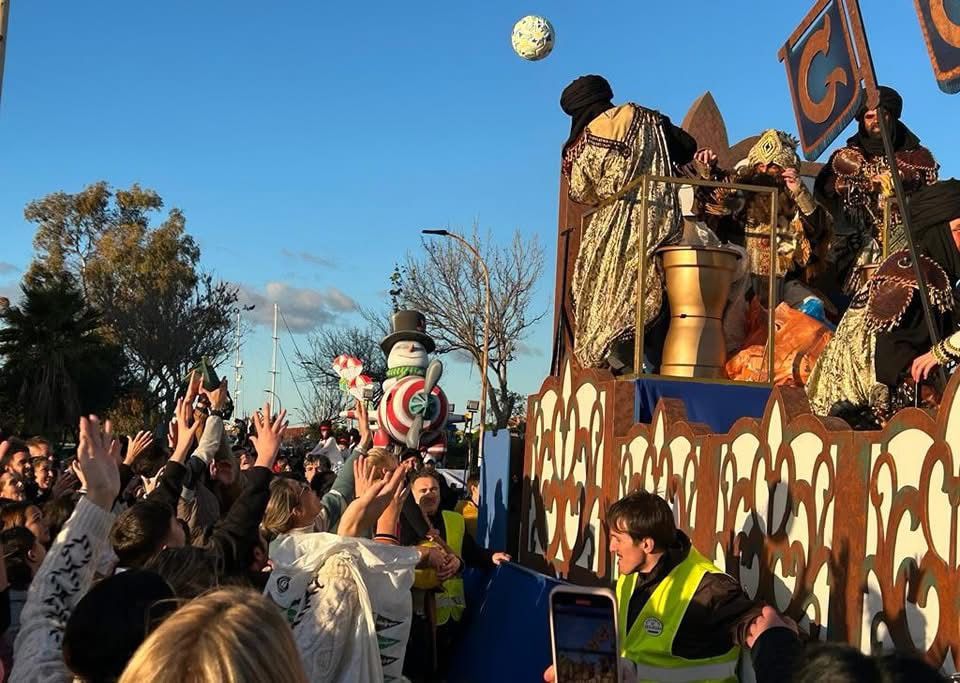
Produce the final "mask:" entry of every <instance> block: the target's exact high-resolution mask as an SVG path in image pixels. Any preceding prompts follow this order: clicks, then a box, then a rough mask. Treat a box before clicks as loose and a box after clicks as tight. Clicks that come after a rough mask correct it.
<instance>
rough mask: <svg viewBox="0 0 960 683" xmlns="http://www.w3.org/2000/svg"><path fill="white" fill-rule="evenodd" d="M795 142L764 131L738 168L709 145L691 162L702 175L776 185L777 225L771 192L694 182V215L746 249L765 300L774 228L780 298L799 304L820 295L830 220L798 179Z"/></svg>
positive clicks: (756, 291) (759, 293) (724, 238)
mask: <svg viewBox="0 0 960 683" xmlns="http://www.w3.org/2000/svg"><path fill="white" fill-rule="evenodd" d="M799 144H800V143H799V142H798V141H797V140H796V139H794V138H793V137H792V136H790V135H788V134H787V133H784V132H782V131H778V130H773V129H771V130H768V131H765V132H764V133H763V135H761V136H760V140H759V141H758V142H757V144H756V145H754V146H753V148H752V149H751V150H750V152H749V154H748V155H747V159H746V160H745V162H743V163H742V164H741V165H740V166H739V168H738V169H737V170H736V171H724V170H721V169H718V168H717V167H716V160H717V157H716V154H714V153H713V152H712V151H710V150H701V151H699V152H698V153H697V155H696V163H695V167H696V169H697V171H698V173H699V175H701V177H704V178H707V179H710V180H715V181H718V182H724V183H738V184H741V185H758V186H761V187H769V188H776V190H777V224H776V226H771V225H770V218H771V217H770V209H771V207H770V202H771V194H770V193H766V192H745V191H741V190H732V189H730V188H725V187H719V188H708V187H698V188H697V191H696V193H695V197H696V201H695V207H694V211H695V212H696V213H697V216H698V218H699V219H700V220H702V221H704V222H705V223H706V224H707V225H708V226H709V227H710V228H711V229H712V230H713V231H714V233H716V235H717V237H718V238H719V239H720V240H721V241H723V242H730V243H732V244H736V245H738V246H741V247H744V248H745V249H746V252H747V257H748V258H749V261H750V264H749V272H750V273H751V276H752V277H751V279H752V282H751V288H750V289H752V290H753V294H755V295H756V296H758V297H759V299H760V302H761V303H762V304H764V305H768V303H769V302H768V301H767V299H768V297H769V278H770V271H771V263H770V240H771V235H772V234H773V232H774V230H775V231H776V235H777V264H776V274H777V299H778V301H785V302H786V303H788V304H789V305H790V306H792V307H793V308H798V307H799V306H800V305H801V304H803V302H804V301H806V300H807V299H809V298H810V297H813V298H817V299H822V297H821V296H820V295H819V294H818V293H816V292H815V290H813V289H812V287H811V283H812V281H813V280H814V278H815V277H816V276H817V275H819V273H820V272H822V270H823V268H824V266H825V263H826V253H827V249H828V247H829V244H830V223H829V218H828V216H826V215H825V212H824V211H823V210H822V209H821V208H820V207H819V206H817V204H816V202H815V201H814V200H813V196H812V195H811V194H810V191H809V190H808V189H807V186H806V185H804V184H803V181H802V180H801V179H800V157H799V156H797V146H798V145H799ZM748 296H749V292H748Z"/></svg>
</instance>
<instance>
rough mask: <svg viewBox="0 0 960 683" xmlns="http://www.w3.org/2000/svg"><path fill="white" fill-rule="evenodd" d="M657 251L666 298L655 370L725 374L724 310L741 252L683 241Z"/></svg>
mask: <svg viewBox="0 0 960 683" xmlns="http://www.w3.org/2000/svg"><path fill="white" fill-rule="evenodd" d="M657 253H659V254H660V255H661V257H662V258H663V270H664V273H665V274H666V280H667V299H668V300H669V302H670V329H669V331H668V332H667V339H666V341H665V342H664V347H663V360H662V362H661V365H660V374H661V375H671V376H674V377H712V378H724V377H726V376H727V375H726V371H725V370H724V366H725V365H726V361H727V346H726V342H725V340H724V336H723V310H724V307H725V306H726V304H727V297H728V296H729V294H730V284H731V283H732V281H733V275H734V273H735V272H736V270H737V259H738V258H740V255H739V254H737V252H735V251H731V250H729V249H722V248H717V247H694V246H682V245H681V246H675V247H663V248H662V249H659V250H657Z"/></svg>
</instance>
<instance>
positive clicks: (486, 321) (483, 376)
mask: <svg viewBox="0 0 960 683" xmlns="http://www.w3.org/2000/svg"><path fill="white" fill-rule="evenodd" d="M420 232H422V233H423V234H424V235H439V236H440V237H449V238H451V239H454V240H456V241H457V242H459V243H460V244H461V245H463V246H464V247H465V248H466V249H467V250H468V251H470V252H471V253H472V254H473V255H474V257H475V258H476V259H477V263H479V264H480V268H481V270H483V284H484V291H485V311H484V314H483V360H482V361H481V362H480V365H481V368H480V443H479V444H478V446H477V469H480V468H482V467H483V435H484V432H485V431H486V427H487V368H488V367H489V364H490V271H489V270H488V269H487V264H486V262H485V261H484V260H483V257H482V256H480V252H479V251H478V250H477V248H476V247H475V246H473V245H472V244H470V242H468V241H467V240H466V239H464V237H463V236H462V235H458V234H457V233H455V232H450V231H449V230H421V231H420Z"/></svg>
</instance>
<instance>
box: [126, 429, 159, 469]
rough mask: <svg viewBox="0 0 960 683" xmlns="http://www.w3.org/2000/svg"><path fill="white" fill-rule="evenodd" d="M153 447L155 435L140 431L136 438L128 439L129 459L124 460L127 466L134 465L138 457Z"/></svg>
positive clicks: (130, 437) (129, 437)
mask: <svg viewBox="0 0 960 683" xmlns="http://www.w3.org/2000/svg"><path fill="white" fill-rule="evenodd" d="M152 445H153V434H151V433H150V432H144V431H140V432H137V435H136V436H128V437H127V457H125V458H124V459H123V463H124V464H125V465H132V464H133V461H134V460H136V459H137V456H138V455H140V454H141V453H143V452H144V451H145V450H147V449H148V448H150V446H152Z"/></svg>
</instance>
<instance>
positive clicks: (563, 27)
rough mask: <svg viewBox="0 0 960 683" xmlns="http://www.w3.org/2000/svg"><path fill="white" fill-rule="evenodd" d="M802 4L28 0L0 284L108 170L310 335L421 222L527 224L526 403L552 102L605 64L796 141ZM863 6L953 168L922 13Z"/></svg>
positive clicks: (626, 84)
mask: <svg viewBox="0 0 960 683" xmlns="http://www.w3.org/2000/svg"><path fill="white" fill-rule="evenodd" d="M810 4H811V3H809V2H807V0H802V1H795V0H789V1H784V2H772V1H770V0H734V1H731V2H724V3H719V2H709V1H707V0H701V1H697V2H671V3H647V2H636V1H633V2H620V1H617V2H595V3H584V2H530V3H517V2H505V1H492V2H483V3H454V2H447V3H439V2H427V1H420V2H409V3H395V2H385V1H384V2H371V3H364V4H359V3H325V2H316V1H315V0H314V1H312V2H307V1H305V0H285V1H284V2H275V3H264V2H252V1H249V0H232V1H231V2H226V1H221V0H204V1H203V2H196V0H189V1H187V0H167V1H166V2H149V3H148V2H131V1H130V0H124V1H120V0H96V1H95V2H84V3H80V2H62V1H61V0H19V1H16V0H15V1H14V2H13V4H12V10H11V17H10V38H9V46H8V50H7V60H6V72H5V76H4V81H3V100H2V105H0V150H2V163H0V187H2V188H3V191H2V192H0V226H2V230H3V235H4V240H3V248H2V250H0V290H2V291H7V292H9V291H10V290H11V289H12V288H13V287H15V285H16V280H17V279H18V277H19V272H18V271H17V270H16V269H22V268H23V267H25V266H26V265H27V263H28V262H29V260H30V258H31V253H32V246H31V239H32V234H33V233H32V229H31V227H30V226H29V225H27V224H26V223H25V222H24V220H23V207H24V205H25V204H26V203H27V202H28V201H29V200H31V199H33V198H37V197H40V196H43V195H44V194H47V193H49V192H53V191H56V190H67V191H76V190H79V189H80V188H82V187H83V186H85V185H86V184H88V183H91V182H94V181H96V180H100V179H105V180H107V181H109V182H110V183H112V184H113V185H115V186H121V187H123V186H127V185H129V184H131V183H133V182H139V183H141V184H142V185H145V186H148V187H151V188H154V189H156V190H157V191H158V192H160V194H161V195H162V196H163V197H164V199H165V200H166V202H167V205H168V206H170V207H172V206H176V207H179V208H181V209H182V210H183V211H184V212H185V214H186V216H187V220H188V229H189V230H190V231H191V233H192V234H194V235H195V236H196V237H197V238H198V239H199V241H200V244H201V246H202V249H203V264H204V266H205V267H206V268H207V269H209V270H212V271H214V272H215V273H216V274H217V275H218V276H219V277H222V278H224V279H227V280H230V281H233V282H236V283H238V284H240V285H242V287H243V288H244V290H245V291H246V292H252V293H254V294H253V296H254V297H255V298H256V300H257V301H260V302H268V301H269V300H270V298H271V297H275V296H279V297H281V304H283V302H284V301H287V302H288V306H289V308H288V309H287V316H288V320H290V321H291V323H293V320H292V319H291V316H293V317H295V318H296V319H298V320H300V321H301V324H300V325H299V327H302V328H307V327H309V326H310V325H312V324H314V323H316V324H338V323H349V322H351V321H353V320H355V319H356V314H354V313H351V312H350V311H349V310H348V309H349V308H350V302H351V301H352V302H356V303H359V304H361V305H366V306H370V305H377V304H379V302H380V300H381V297H382V292H383V290H384V289H386V286H387V277H388V275H389V272H390V271H391V269H392V266H393V263H394V262H395V261H396V260H397V259H398V258H400V257H401V256H402V254H403V253H404V252H405V251H407V250H409V249H416V248H417V247H418V244H419V237H418V234H417V233H418V230H419V229H420V228H421V227H430V226H447V225H449V226H451V227H454V228H462V229H464V230H468V229H469V227H470V225H471V224H472V223H473V221H474V220H478V221H479V222H480V223H481V225H482V226H483V227H484V229H487V228H489V229H490V230H492V232H493V234H494V236H495V237H496V238H497V239H500V240H503V241H506V240H507V239H509V236H510V234H511V233H512V231H513V230H514V229H516V228H519V229H520V230H522V231H523V232H524V233H526V234H538V235H539V236H540V237H541V240H542V242H543V244H544V246H545V251H546V257H547V258H546V268H545V274H544V278H543V280H542V282H541V285H540V287H539V290H538V294H537V299H536V301H537V302H538V303H539V307H540V308H541V309H544V310H547V311H548V315H547V317H546V318H545V319H544V321H543V323H541V325H540V326H539V327H538V328H537V329H536V330H535V331H534V333H533V335H532V336H531V338H530V339H529V340H528V342H527V343H528V345H529V346H530V347H532V349H533V351H532V352H531V353H530V354H528V355H525V356H524V357H522V358H521V359H519V360H518V361H517V363H516V366H515V367H514V369H513V370H512V373H513V382H514V384H515V389H516V390H519V391H522V392H524V393H531V392H534V391H536V390H537V389H538V388H539V385H540V382H541V380H542V379H543V377H544V375H545V373H546V371H547V369H548V366H549V359H550V339H551V328H552V324H553V323H552V290H553V275H554V267H555V264H554V253H555V244H556V239H555V234H556V212H557V191H558V150H559V146H560V144H561V143H562V142H563V140H564V139H565V136H566V134H567V132H568V129H569V121H568V119H567V118H566V117H565V116H564V115H563V113H562V112H561V111H560V109H559V106H558V104H557V102H558V98H559V94H560V91H561V90H562V88H563V87H564V86H565V85H566V84H567V83H568V82H569V81H570V80H572V79H573V78H575V77H576V76H579V75H582V74H585V73H601V74H603V75H605V76H606V77H607V78H608V79H609V80H610V82H611V84H612V85H613V88H614V92H615V94H616V99H617V100H618V101H625V100H634V101H637V102H639V103H641V104H644V105H646V106H649V107H653V108H657V109H660V110H661V111H663V112H664V113H666V114H668V115H670V116H671V117H672V118H673V119H674V121H676V122H679V121H680V120H682V118H683V115H684V114H685V112H686V111H687V109H688V107H689V105H690V104H691V103H692V102H693V100H694V99H695V98H696V97H698V96H699V95H700V94H701V93H703V92H704V91H705V90H710V91H712V92H713V94H714V97H715V98H716V100H717V102H718V104H719V106H720V109H721V111H722V112H723V114H724V116H725V118H726V121H727V125H728V128H729V131H730V137H731V140H739V139H741V138H743V137H745V136H747V135H751V134H754V133H756V132H758V131H760V130H762V129H765V128H769V127H779V128H784V129H786V130H790V131H793V130H795V124H794V119H793V115H792V112H791V108H790V102H789V96H788V90H787V85H786V82H785V77H784V70H783V67H782V65H781V64H779V63H778V62H777V59H776V53H777V50H778V48H779V47H780V46H781V45H782V44H783V41H784V40H785V38H786V37H787V36H788V35H789V34H790V32H791V31H792V30H793V28H794V26H795V25H796V24H797V23H798V22H799V20H800V19H801V17H802V16H803V15H804V14H805V12H806V11H807V9H808V7H809V5H810ZM862 7H863V12H864V15H865V20H866V24H867V30H868V32H869V34H870V39H871V41H872V45H873V51H874V58H875V63H876V68H877V72H878V76H879V79H880V81H881V82H883V83H888V84H891V85H894V86H896V87H897V88H898V89H899V90H900V91H901V93H902V94H903V95H904V97H905V100H906V107H905V113H904V119H905V120H906V122H907V123H908V125H910V126H911V128H912V129H913V130H914V131H915V132H916V133H917V134H918V135H919V136H920V137H921V139H922V140H923V141H924V142H925V143H926V144H927V145H928V146H929V147H930V148H931V149H932V150H933V151H934V153H935V154H936V155H937V156H938V158H939V159H940V162H941V163H942V165H943V171H942V176H943V177H950V176H953V175H957V174H958V173H960V161H958V159H957V155H956V154H953V152H952V145H953V144H955V143H954V137H955V131H956V122H957V121H958V120H960V98H957V97H954V98H950V97H948V96H946V95H943V94H942V93H940V91H939V90H938V89H937V87H936V84H935V83H934V80H933V76H932V72H931V68H930V65H929V62H928V60H927V57H926V52H925V48H924V45H923V42H922V38H921V33H920V28H919V25H918V23H917V20H916V17H915V15H914V10H913V4H912V3H911V2H908V1H907V0H899V1H898V2H889V0H862ZM525 14H542V15H544V16H546V17H547V18H549V19H550V20H551V21H552V22H553V24H554V26H555V28H556V31H557V45H556V48H555V50H554V53H553V54H552V55H551V56H550V58H548V59H547V60H545V61H543V62H538V63H527V62H523V61H522V60H520V59H519V58H518V57H516V56H515V55H514V54H513V52H512V51H511V49H510V41H509V36H510V29H511V27H512V26H513V23H514V22H515V21H516V20H517V19H519V18H520V17H521V16H523V15H525ZM4 264H6V265H4ZM268 309H269V304H268V303H265V304H264V303H262V304H261V306H260V307H259V308H258V312H261V313H262V314H263V315H262V317H263V318H266V317H268ZM264 322H266V320H264ZM269 336H270V335H269V331H268V330H267V329H266V328H265V327H259V328H257V331H256V332H255V333H254V334H253V335H251V336H250V338H249V339H248V341H247V343H246V347H245V350H244V357H245V363H246V365H247V371H246V374H245V377H246V379H245V384H244V391H245V393H246V395H247V396H248V397H250V396H251V395H252V394H254V393H255V392H256V391H258V390H260V389H262V388H263V387H265V386H267V383H268V377H267V370H268V369H269V363H270V342H269ZM284 337H286V335H284ZM299 343H301V344H305V340H304V339H303V338H302V337H301V338H300V341H299ZM283 345H284V348H285V349H286V350H287V355H288V357H292V355H293V348H292V343H291V342H290V341H289V339H287V338H284V340H283ZM283 370H284V372H283V376H282V377H281V381H280V387H281V390H280V393H281V396H282V398H283V400H284V404H285V405H290V406H295V405H297V404H298V402H299V401H298V399H297V397H296V392H295V390H294V388H293V384H292V382H291V381H290V378H289V377H287V376H286V372H285V368H283ZM222 371H224V374H227V375H228V376H230V377H232V374H233V373H232V370H229V371H227V370H226V369H225V368H222ZM478 384H479V382H478V380H477V377H476V373H475V372H474V373H471V372H470V371H469V369H468V368H466V367H465V366H460V365H458V364H456V363H453V364H450V366H449V367H448V370H447V374H446V376H445V379H444V381H443V385H444V387H445V389H446V391H447V393H448V395H450V397H451V400H453V401H454V402H456V403H457V404H458V405H459V406H461V407H462V406H463V402H464V401H465V400H466V399H467V398H471V397H474V396H475V395H476V394H477V387H478ZM303 389H304V391H305V390H306V387H303ZM245 404H246V407H247V408H249V407H250V404H249V402H248V401H245Z"/></svg>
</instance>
